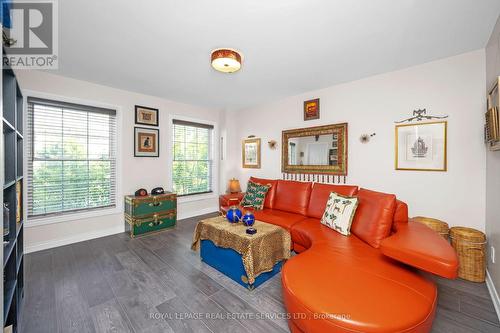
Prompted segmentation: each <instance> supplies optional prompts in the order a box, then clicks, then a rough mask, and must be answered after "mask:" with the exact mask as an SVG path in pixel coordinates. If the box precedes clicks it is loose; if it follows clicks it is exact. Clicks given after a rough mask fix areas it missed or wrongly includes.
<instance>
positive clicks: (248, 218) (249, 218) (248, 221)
mask: <svg viewBox="0 0 500 333" xmlns="http://www.w3.org/2000/svg"><path fill="white" fill-rule="evenodd" d="M241 220H242V221H243V224H244V225H246V226H247V227H251V226H252V225H253V224H254V223H255V216H254V215H253V214H252V212H246V213H245V215H243V218H242V219H241Z"/></svg>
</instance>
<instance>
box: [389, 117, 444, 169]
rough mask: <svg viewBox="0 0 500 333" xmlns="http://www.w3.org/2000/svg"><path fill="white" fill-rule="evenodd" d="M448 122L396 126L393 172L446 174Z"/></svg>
mask: <svg viewBox="0 0 500 333" xmlns="http://www.w3.org/2000/svg"><path fill="white" fill-rule="evenodd" d="M447 132H448V122H447V121H435V122H425V123H414V124H404V125H396V128H395V137H394V140H395V159H394V167H395V169H396V170H406V171H443V172H444V171H447V170H448V157H447V149H448V148H447V146H448V143H447V136H448V134H447Z"/></svg>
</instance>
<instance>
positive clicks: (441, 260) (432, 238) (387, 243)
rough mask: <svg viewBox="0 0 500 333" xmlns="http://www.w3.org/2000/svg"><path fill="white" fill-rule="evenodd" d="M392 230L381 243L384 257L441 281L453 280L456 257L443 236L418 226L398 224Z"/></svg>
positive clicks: (455, 270) (456, 268)
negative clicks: (439, 278) (437, 277)
mask: <svg viewBox="0 0 500 333" xmlns="http://www.w3.org/2000/svg"><path fill="white" fill-rule="evenodd" d="M395 229H396V232H395V233H394V234H393V235H392V236H390V237H388V238H386V239H384V240H382V243H381V245H380V250H381V252H382V253H383V254H384V255H386V256H388V257H390V258H392V259H395V260H398V261H400V262H402V263H405V264H407V265H410V266H413V267H416V268H418V269H421V270H423V271H427V272H430V273H433V274H436V275H439V276H442V277H445V278H449V279H454V278H456V277H457V270H458V258H457V254H456V253H455V250H454V249H453V247H451V245H450V244H449V243H448V242H447V241H446V240H445V239H444V238H443V237H441V236H440V235H438V234H437V233H436V232H435V231H433V230H432V229H430V228H429V227H427V226H426V225H424V224H421V223H415V222H409V223H398V224H397V225H396V228H395Z"/></svg>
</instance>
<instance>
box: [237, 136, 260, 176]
mask: <svg viewBox="0 0 500 333" xmlns="http://www.w3.org/2000/svg"><path fill="white" fill-rule="evenodd" d="M241 146H242V147H241V153H242V156H241V157H242V166H243V168H252V169H260V139H245V140H243V142H242V144H241Z"/></svg>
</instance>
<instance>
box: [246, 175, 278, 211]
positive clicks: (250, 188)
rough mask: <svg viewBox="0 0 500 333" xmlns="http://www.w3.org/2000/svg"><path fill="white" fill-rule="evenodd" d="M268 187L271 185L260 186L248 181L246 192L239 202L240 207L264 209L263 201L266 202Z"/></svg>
mask: <svg viewBox="0 0 500 333" xmlns="http://www.w3.org/2000/svg"><path fill="white" fill-rule="evenodd" d="M270 187H271V185H260V184H257V183H254V182H251V181H248V185H247V192H246V193H245V196H244V197H243V200H242V201H241V205H242V206H252V207H253V208H255V209H262V208H263V207H264V200H266V194H267V191H269V188H270Z"/></svg>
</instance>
